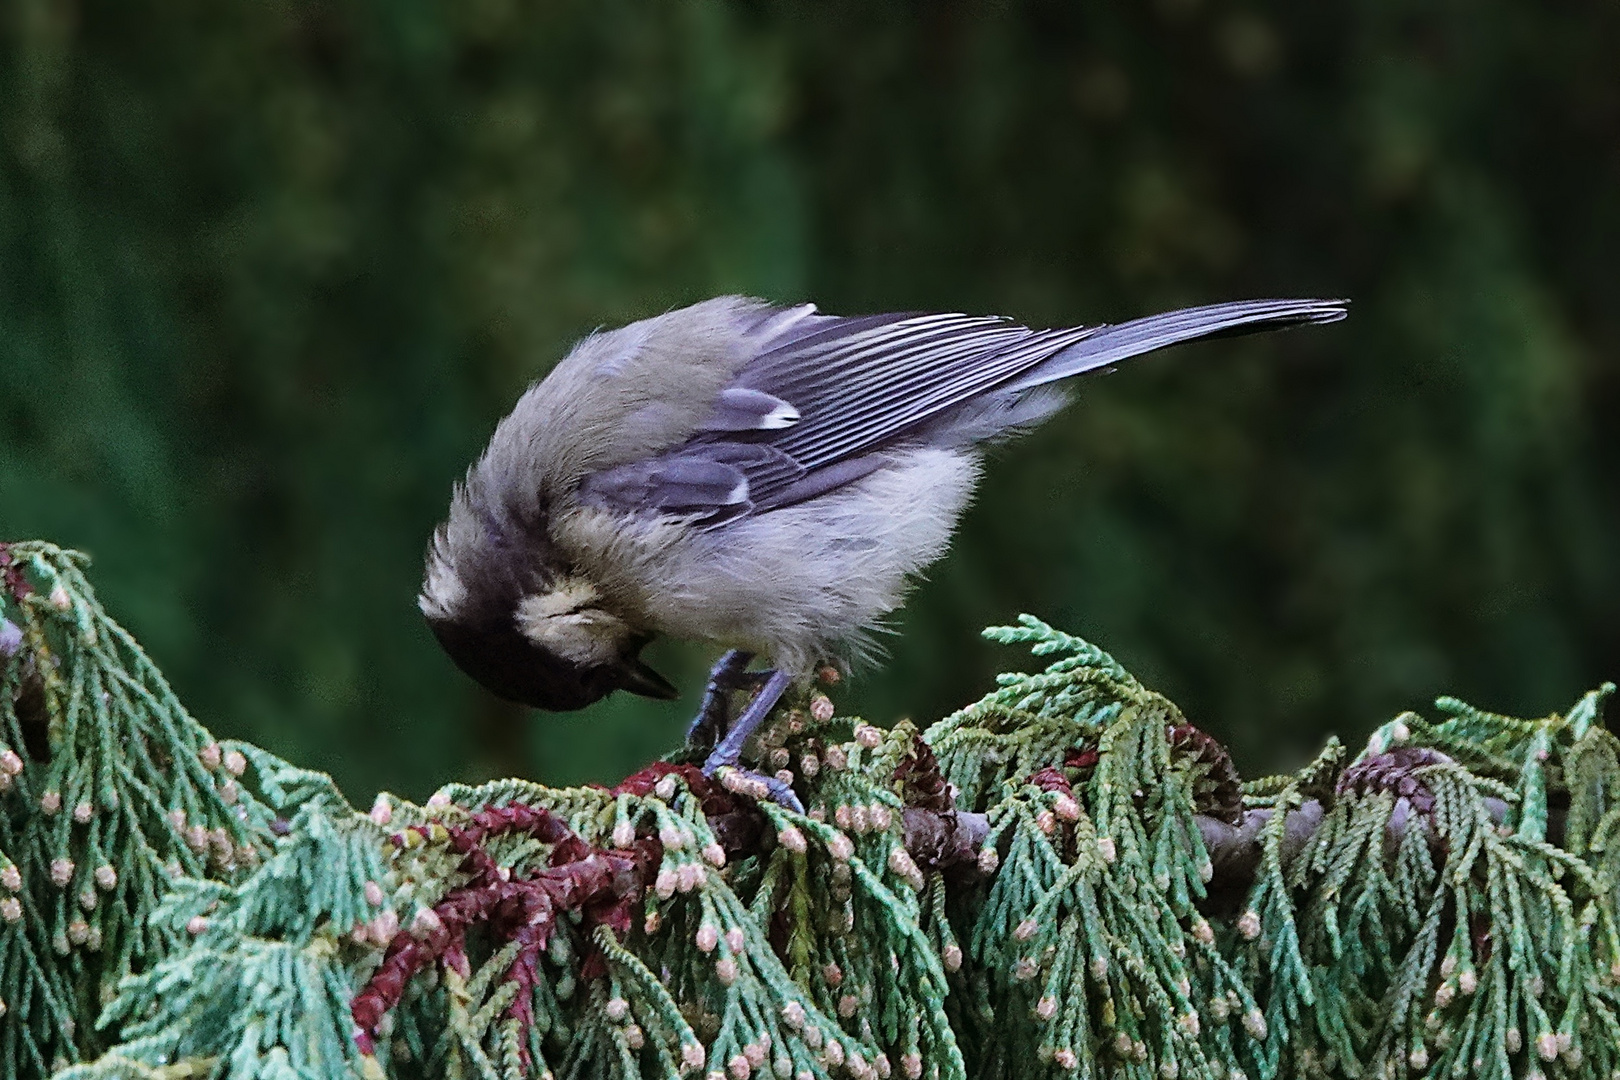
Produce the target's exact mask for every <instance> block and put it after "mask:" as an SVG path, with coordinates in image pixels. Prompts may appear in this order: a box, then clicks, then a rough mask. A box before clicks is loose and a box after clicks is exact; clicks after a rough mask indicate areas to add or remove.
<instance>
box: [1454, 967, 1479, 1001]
mask: <svg viewBox="0 0 1620 1080" xmlns="http://www.w3.org/2000/svg"><path fill="white" fill-rule="evenodd" d="M1457 989H1458V990H1460V991H1462V993H1463V994H1464V995H1465V996H1466V995H1468V994H1472V993H1473V992H1474V991H1475V990H1478V989H1479V976H1478V975H1476V974H1475V973H1474V969H1473V968H1463V970H1462V973H1461V974H1460V975H1458V976H1457Z"/></svg>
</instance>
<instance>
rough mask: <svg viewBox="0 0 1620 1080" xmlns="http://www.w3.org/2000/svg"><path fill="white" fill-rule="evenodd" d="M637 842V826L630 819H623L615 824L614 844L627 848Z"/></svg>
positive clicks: (617, 846)
mask: <svg viewBox="0 0 1620 1080" xmlns="http://www.w3.org/2000/svg"><path fill="white" fill-rule="evenodd" d="M635 842H636V827H635V826H634V825H632V824H631V823H630V822H629V821H621V822H618V823H617V824H615V825H614V826H613V846H614V847H616V848H627V847H630V846H631V845H632V844H634V843H635Z"/></svg>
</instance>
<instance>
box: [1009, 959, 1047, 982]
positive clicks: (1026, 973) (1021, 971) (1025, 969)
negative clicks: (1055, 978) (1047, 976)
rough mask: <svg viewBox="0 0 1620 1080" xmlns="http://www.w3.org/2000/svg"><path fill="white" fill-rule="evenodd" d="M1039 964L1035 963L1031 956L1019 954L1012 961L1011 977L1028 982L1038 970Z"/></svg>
mask: <svg viewBox="0 0 1620 1080" xmlns="http://www.w3.org/2000/svg"><path fill="white" fill-rule="evenodd" d="M1040 970H1041V969H1040V965H1038V964H1036V963H1035V958H1034V957H1033V956H1020V957H1019V958H1018V959H1017V960H1016V961H1014V962H1013V978H1015V979H1017V980H1018V981H1019V982H1028V981H1029V980H1030V979H1033V978H1034V977H1035V976H1036V975H1037V974H1039V972H1040Z"/></svg>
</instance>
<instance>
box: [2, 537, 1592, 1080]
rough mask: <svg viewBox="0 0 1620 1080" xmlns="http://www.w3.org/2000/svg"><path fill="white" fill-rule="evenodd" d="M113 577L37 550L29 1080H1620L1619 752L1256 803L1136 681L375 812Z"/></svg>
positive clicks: (20, 576)
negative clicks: (779, 797)
mask: <svg viewBox="0 0 1620 1080" xmlns="http://www.w3.org/2000/svg"><path fill="white" fill-rule="evenodd" d="M84 563H85V560H84V559H83V557H82V556H79V555H77V554H75V553H72V552H67V551H63V550H61V549H58V548H55V547H53V546H51V545H48V544H42V543H19V544H12V545H9V546H5V547H0V573H3V574H4V587H3V589H0V619H3V620H4V621H3V622H0V657H3V659H0V743H3V744H4V745H3V748H0V997H3V999H4V1003H5V1009H6V1012H5V1013H4V1015H3V1016H0V1069H3V1070H4V1071H5V1072H6V1074H7V1075H13V1076H45V1075H55V1076H56V1077H57V1080H91V1078H113V1077H140V1078H143V1080H150V1078H157V1077H164V1078H172V1077H180V1076H219V1077H232V1078H249V1077H265V1078H271V1077H274V1078H282V1077H307V1078H312V1080H324V1078H327V1077H342V1076H351V1075H355V1074H356V1073H358V1074H360V1075H364V1076H368V1077H381V1076H388V1077H399V1078H408V1077H429V1076H432V1077H438V1076H452V1077H480V1078H502V1080H505V1078H518V1077H555V1078H574V1077H596V1076H624V1077H642V1076H645V1077H681V1076H697V1075H707V1076H710V1077H714V1078H715V1080H724V1078H726V1077H730V1078H731V1080H749V1078H750V1077H752V1076H755V1075H759V1076H767V1075H774V1076H779V1077H794V1078H802V1077H817V1078H819V1077H843V1076H849V1077H854V1078H856V1080H867V1078H877V1080H888V1078H889V1077H891V1076H895V1075H899V1076H902V1077H905V1078H906V1080H920V1078H923V1077H927V1078H929V1080H955V1078H959V1077H967V1076H973V1077H991V1078H1002V1077H1005V1078H1009V1080H1012V1078H1024V1077H1037V1076H1053V1077H1067V1076H1078V1077H1130V1078H1140V1080H1150V1078H1169V1080H1173V1078H1177V1077H1210V1078H1214V1077H1220V1078H1222V1080H1232V1078H1234V1077H1237V1076H1245V1077H1256V1078H1270V1077H1292V1076H1309V1077H1334V1078H1337V1077H1370V1076H1379V1077H1382V1076H1389V1077H1394V1076H1422V1077H1442V1076H1448V1077H1449V1076H1456V1075H1462V1074H1469V1075H1475V1076H1480V1077H1488V1078H1498V1077H1499V1078H1503V1080H1506V1078H1508V1077H1525V1076H1544V1077H1557V1076H1568V1077H1576V1076H1579V1077H1589V1076H1607V1075H1612V1074H1614V1073H1616V1072H1617V1071H1620V988H1617V987H1620V925H1617V919H1616V916H1617V906H1616V898H1617V893H1616V887H1617V878H1616V871H1617V868H1620V863H1617V861H1616V855H1615V850H1616V847H1617V844H1616V842H1615V841H1616V836H1615V833H1616V830H1617V829H1620V742H1617V740H1616V738H1615V737H1614V736H1613V735H1611V734H1610V733H1609V732H1608V731H1607V730H1606V729H1605V728H1604V727H1603V725H1602V724H1601V722H1600V708H1601V705H1602V701H1603V699H1604V697H1605V696H1606V695H1607V694H1608V693H1610V692H1611V691H1612V687H1610V686H1605V687H1603V688H1601V689H1600V690H1597V691H1594V692H1593V693H1591V694H1588V695H1586V696H1585V697H1583V698H1581V699H1580V700H1579V701H1578V702H1577V703H1576V704H1575V705H1574V706H1573V707H1572V708H1571V709H1570V710H1569V711H1568V712H1567V713H1565V714H1563V715H1555V716H1549V717H1545V718H1541V719H1536V720H1521V719H1515V718H1511V717H1506V716H1499V715H1495V714H1492V713H1488V712H1484V711H1481V710H1478V709H1474V708H1471V707H1469V706H1466V705H1463V704H1462V703H1460V702H1456V701H1452V700H1449V699H1441V701H1440V702H1439V710H1440V714H1441V715H1440V716H1439V718H1437V719H1425V718H1422V717H1419V716H1416V715H1413V714H1407V715H1403V716H1400V717H1398V718H1396V719H1395V720H1392V721H1390V722H1389V723H1387V724H1385V725H1384V726H1383V727H1381V728H1380V729H1379V730H1378V732H1377V733H1376V734H1375V735H1374V737H1373V739H1372V740H1371V741H1370V743H1369V744H1368V745H1367V746H1366V747H1365V748H1364V749H1363V750H1362V751H1361V752H1360V753H1359V754H1355V755H1353V756H1352V755H1351V754H1350V753H1349V752H1348V751H1346V750H1345V748H1343V747H1342V746H1340V745H1339V744H1337V743H1336V742H1335V743H1330V744H1329V746H1328V747H1327V748H1326V749H1325V750H1324V751H1323V753H1322V754H1321V756H1320V757H1319V758H1318V759H1317V760H1316V761H1315V762H1313V763H1312V764H1311V765H1310V766H1309V767H1307V768H1306V769H1304V770H1302V771H1300V772H1299V773H1297V774H1295V775H1291V776H1282V777H1274V778H1270V779H1266V780H1261V781H1256V782H1252V783H1247V784H1245V783H1242V782H1241V781H1240V779H1239V778H1238V776H1237V774H1236V772H1235V770H1234V768H1233V766H1232V764H1231V761H1230V759H1229V758H1228V757H1227V755H1226V753H1225V751H1224V749H1223V748H1222V747H1221V746H1220V745H1219V744H1218V743H1216V742H1215V741H1214V740H1213V739H1211V738H1210V737H1209V736H1208V735H1206V734H1204V733H1203V732H1201V731H1199V730H1198V729H1197V728H1195V727H1194V726H1192V725H1191V724H1190V723H1188V721H1187V720H1186V718H1185V717H1183V716H1182V715H1181V713H1180V712H1179V711H1178V710H1177V709H1176V707H1175V705H1174V704H1172V703H1171V702H1170V701H1168V700H1167V699H1165V698H1164V697H1162V696H1161V695H1158V694H1156V693H1154V692H1153V691H1151V690H1149V689H1147V688H1146V687H1144V686H1142V685H1141V684H1140V683H1139V682H1138V681H1137V680H1135V679H1134V678H1133V677H1132V676H1131V675H1130V674H1129V673H1128V672H1126V671H1125V670H1124V669H1123V668H1122V667H1121V666H1120V665H1119V664H1118V663H1117V662H1115V661H1114V660H1113V659H1112V658H1111V657H1109V656H1108V655H1107V654H1106V653H1104V652H1102V651H1101V650H1099V649H1097V648H1096V647H1095V646H1093V645H1090V644H1088V643H1087V642H1085V641H1082V640H1080V639H1078V638H1075V637H1073V636H1070V635H1067V634H1064V633H1062V632H1060V631H1058V630H1055V629H1053V628H1051V627H1049V626H1047V625H1045V624H1044V623H1042V622H1040V621H1039V620H1036V619H1034V618H1031V617H1028V616H1025V617H1023V618H1022V619H1021V620H1020V624H1019V625H1018V626H1016V627H1004V628H999V629H995V630H992V631H989V635H990V636H991V637H992V638H994V639H996V640H999V641H1002V642H1006V643H1018V644H1026V645H1028V646H1030V648H1031V649H1032V650H1033V652H1034V653H1035V654H1036V655H1038V656H1041V657H1043V658H1045V659H1046V660H1047V661H1048V662H1047V666H1046V667H1045V668H1044V669H1043V670H1041V671H1039V672H1037V673H1034V674H1014V675H1005V676H1002V677H1001V679H1000V685H999V687H998V688H997V689H996V690H995V691H994V692H992V693H991V694H990V695H988V696H987V697H985V698H984V699H983V700H981V701H979V702H978V703H976V704H974V705H972V706H970V707H968V708H966V709H963V710H961V711H960V712H958V713H955V714H953V715H951V716H949V717H946V718H945V719H943V720H941V721H939V722H938V723H936V724H934V725H933V726H931V727H929V728H928V729H926V730H923V731H920V732H919V731H918V730H917V729H915V728H914V727H913V726H911V725H910V724H900V725H898V726H896V727H895V728H894V729H892V730H888V731H884V730H880V729H878V728H876V727H873V726H871V725H868V724H865V723H863V722H860V721H858V720H851V719H849V718H843V717H838V716H836V715H835V711H834V709H833V707H832V703H831V701H830V700H829V699H828V698H827V697H826V696H824V695H823V694H822V693H820V692H819V691H813V692H811V693H810V694H809V695H808V696H807V697H804V698H802V699H800V700H797V701H794V702H790V703H789V704H788V705H786V706H785V707H784V708H783V709H782V710H781V711H780V712H779V713H778V715H777V716H776V717H775V719H774V721H773V723H772V725H771V726H770V727H769V729H768V730H767V731H765V732H764V733H763V734H762V735H761V737H760V741H759V745H758V747H757V754H758V757H759V761H760V763H761V764H762V765H763V766H764V767H766V768H769V769H771V770H773V771H785V772H786V773H791V774H792V780H793V783H794V784H795V787H796V789H797V790H798V792H799V793H800V795H801V797H802V798H803V799H804V801H805V804H806V806H807V807H808V808H809V810H808V813H807V814H804V815H801V814H797V813H794V812H791V811H788V810H785V809H783V808H780V807H777V806H775V805H769V804H767V805H761V804H758V803H756V802H755V801H754V800H753V799H751V798H749V797H747V794H746V793H743V792H739V791H738V790H736V789H737V788H740V787H742V786H743V785H742V784H739V783H736V782H731V781H727V780H725V779H723V780H722V781H721V782H714V781H710V780H707V779H705V778H704V777H703V776H702V775H701V774H700V773H699V772H697V770H696V769H695V768H693V767H692V766H691V765H690V764H686V763H682V762H680V761H671V762H665V763H659V764H656V765H653V766H650V767H649V768H647V769H645V770H643V771H642V772H640V773H637V774H636V775H634V776H632V777H630V778H628V779H626V780H625V781H623V782H622V783H620V784H619V785H617V786H615V787H613V788H611V789H610V788H598V787H589V788H568V789H558V788H548V787H543V786H540V785H536V784H532V783H528V782H525V781H520V780H508V781H501V782H497V783H491V784H485V785H480V786H476V787H473V786H466V785H454V784H453V785H449V786H447V787H445V788H443V789H441V790H440V791H439V792H438V793H437V794H435V795H434V796H433V797H432V798H431V799H429V800H428V801H427V802H426V803H425V804H424V805H420V806H419V805H414V804H412V803H410V802H407V801H405V800H402V799H398V798H395V797H392V796H390V795H386V794H384V795H382V796H379V797H378V799H377V801H376V802H375V804H374V805H373V806H372V807H371V808H370V810H369V811H361V810H358V809H356V808H355V807H353V806H351V805H350V804H349V803H348V802H347V801H346V800H345V799H344V797H343V796H342V794H341V793H340V792H339V791H338V789H337V788H336V787H335V785H334V784H333V783H332V782H331V781H330V779H329V778H327V777H326V776H325V775H323V774H321V773H318V772H312V771H309V770H307V769H303V768H300V767H298V766H295V765H293V764H290V763H288V762H286V761H283V760H281V759H279V758H277V757H276V756H274V755H272V754H269V753H267V752H265V751H263V750H261V749H259V748H256V747H254V746H251V745H248V744H245V743H229V742H228V743H223V744H222V743H220V742H216V741H215V740H214V739H213V738H212V737H211V736H210V735H209V733H208V732H207V731H206V730H204V729H203V728H202V727H201V725H199V724H198V723H197V722H196V721H195V720H193V719H192V718H191V717H190V716H189V715H188V714H187V713H186V712H185V711H184V709H183V708H182V707H181V706H180V705H179V704H178V702H177V701H176V700H175V699H174V697H173V695H172V694H171V693H170V692H169V690H168V688H167V686H166V685H165V684H164V682H163V679H162V677H161V676H160V675H159V673H158V672H157V671H156V670H155V669H154V668H153V667H152V665H151V664H150V662H149V661H148V660H147V659H146V658H145V656H144V654H143V653H142V652H141V651H140V649H139V647H138V646H137V645H136V644H135V642H134V641H133V640H132V639H131V638H130V637H129V636H128V635H127V634H125V633H124V632H123V631H122V630H121V629H120V628H119V627H118V626H117V624H116V623H114V622H113V621H112V620H111V619H109V618H108V617H107V615H106V614H105V613H104V611H103V610H102V609H101V607H100V606H99V605H98V604H97V602H96V599H95V596H94V593H93V591H92V590H91V588H90V585H89V583H88V581H87V580H86V578H85V576H84Z"/></svg>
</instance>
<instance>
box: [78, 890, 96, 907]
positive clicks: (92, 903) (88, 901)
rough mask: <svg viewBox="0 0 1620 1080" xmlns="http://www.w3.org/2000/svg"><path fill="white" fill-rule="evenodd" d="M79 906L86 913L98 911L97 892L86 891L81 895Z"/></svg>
mask: <svg viewBox="0 0 1620 1080" xmlns="http://www.w3.org/2000/svg"><path fill="white" fill-rule="evenodd" d="M79 906H80V907H82V908H84V910H86V911H94V910H96V890H94V889H85V890H83V891H81V892H80V893H79Z"/></svg>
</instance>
